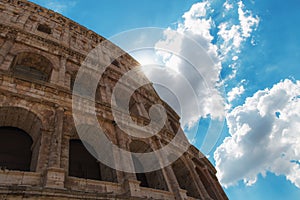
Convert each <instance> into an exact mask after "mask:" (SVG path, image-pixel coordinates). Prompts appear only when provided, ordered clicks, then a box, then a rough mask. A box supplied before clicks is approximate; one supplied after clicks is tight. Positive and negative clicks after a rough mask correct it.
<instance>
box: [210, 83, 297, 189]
mask: <svg viewBox="0 0 300 200" xmlns="http://www.w3.org/2000/svg"><path fill="white" fill-rule="evenodd" d="M227 123H228V127H229V133H230V135H231V136H230V137H228V138H226V139H225V140H224V142H223V143H222V144H221V146H219V147H218V149H217V150H216V151H215V154H214V158H215V160H216V168H217V170H218V177H219V178H220V181H221V183H222V184H223V185H224V186H226V187H228V186H231V185H235V184H236V183H237V182H238V181H240V180H243V181H244V182H245V183H246V184H247V185H252V184H254V183H255V182H256V180H257V176H258V174H262V175H263V176H264V175H265V174H266V172H267V171H270V172H273V173H275V174H276V175H284V176H286V178H287V179H288V180H289V181H291V182H292V183H293V184H295V185H296V186H297V187H299V188H300V151H299V149H300V81H294V82H293V81H291V80H288V79H287V80H284V81H281V82H279V83H278V84H275V85H274V86H273V87H272V88H271V89H265V90H261V91H258V92H256V93H255V94H254V95H253V96H252V97H249V98H247V99H246V101H245V103H244V105H242V106H238V107H236V108H234V109H233V110H232V111H231V112H230V113H228V115H227Z"/></svg>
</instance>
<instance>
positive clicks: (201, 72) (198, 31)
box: [146, 1, 224, 127]
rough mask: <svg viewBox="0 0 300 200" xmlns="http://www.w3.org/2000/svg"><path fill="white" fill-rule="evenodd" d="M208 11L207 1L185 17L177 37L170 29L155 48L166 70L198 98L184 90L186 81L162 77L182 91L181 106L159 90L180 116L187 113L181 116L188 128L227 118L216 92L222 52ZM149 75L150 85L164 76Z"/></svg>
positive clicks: (193, 8) (196, 5) (218, 93)
mask: <svg viewBox="0 0 300 200" xmlns="http://www.w3.org/2000/svg"><path fill="white" fill-rule="evenodd" d="M208 8H209V3H208V2H207V1H205V2H201V3H196V4H194V5H193V6H192V7H191V9H190V10H189V11H187V12H186V13H184V14H183V16H182V17H183V22H182V23H179V24H178V27H177V28H176V30H175V31H176V32H177V34H174V32H173V31H174V30H171V29H167V30H166V31H165V33H164V35H165V39H163V40H160V41H159V42H158V43H156V46H155V47H156V49H157V54H158V55H159V56H161V57H162V59H163V61H164V64H165V65H166V67H168V68H171V69H173V70H174V71H176V72H177V73H178V74H180V76H183V77H184V78H185V79H186V80H188V81H189V83H190V85H191V86H192V88H193V91H194V92H195V94H196V96H195V98H193V97H191V96H188V95H186V88H183V85H184V83H183V82H184V80H183V79H180V76H179V75H178V76H176V75H174V74H172V75H171V74H169V75H168V74H164V75H161V76H162V77H161V78H162V79H166V77H170V76H172V78H171V79H170V80H169V83H168V85H171V86H172V88H174V90H175V91H178V93H176V95H177V96H180V97H181V98H182V99H184V102H183V104H181V105H178V104H176V100H174V98H173V97H174V96H172V95H166V93H165V91H164V90H162V91H160V90H159V88H158V89H157V90H158V93H159V95H160V96H161V97H162V98H163V99H164V100H165V101H166V102H168V104H170V105H171V106H172V107H173V108H174V109H175V110H176V111H177V112H178V113H181V112H180V110H184V111H185V113H187V115H182V116H181V123H182V125H183V126H186V125H187V126H188V127H191V126H192V125H193V124H194V123H195V122H197V121H198V120H199V119H200V118H201V117H206V116H208V115H210V116H211V117H212V118H213V119H216V118H218V119H221V118H224V100H223V98H222V97H221V95H220V92H219V91H218V89H217V88H216V84H217V82H218V81H219V75H220V70H221V63H220V59H219V57H218V53H217V49H218V48H217V46H216V45H214V44H212V40H213V37H212V35H211V34H210V30H211V26H212V20H211V19H210V18H207V10H208ZM178 33H180V34H182V35H179V34H178ZM195 42H196V43H197V45H195ZM159 49H172V50H173V51H174V52H179V53H180V57H178V56H177V55H175V54H173V53H170V52H164V51H160V50H159ZM187 61H188V62H187ZM166 73H170V72H166ZM146 75H147V77H148V78H149V79H150V81H151V79H153V78H154V77H155V78H157V76H160V75H158V74H157V73H155V71H154V72H153V73H151V70H147V72H146ZM197 108H198V110H197Z"/></svg>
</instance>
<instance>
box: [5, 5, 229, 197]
mask: <svg viewBox="0 0 300 200" xmlns="http://www.w3.org/2000/svg"><path fill="white" fill-rule="evenodd" d="M102 41H104V38H102V37H101V36H99V35H97V34H96V33H94V32H93V31H91V30H88V29H86V28H85V27H83V26H81V25H79V24H77V23H76V22H73V21H71V20H69V19H67V18H66V17H64V16H62V15H60V14H58V13H55V12H53V11H51V10H47V9H45V8H42V7H40V6H38V5H36V4H33V3H30V2H27V1H25V0H2V1H0V127H15V128H19V129H21V130H23V131H25V132H26V133H27V134H28V135H29V136H30V137H31V138H32V140H33V145H32V147H31V151H32V157H31V163H30V171H24V172H23V171H14V170H10V169H6V168H5V166H2V167H1V170H0V199H8V200H10V199H13V200H15V199H24V198H26V199H32V200H34V199H39V200H40V199H145V198H149V199H150V198H152V199H194V198H199V199H217V200H223V199H227V197H226V195H225V193H224V192H223V190H222V188H221V186H220V184H219V182H218V180H217V178H216V176H215V173H216V171H215V169H214V167H213V166H212V165H211V164H210V163H209V161H208V160H207V159H206V158H205V157H203V156H202V154H201V153H200V152H199V151H198V150H197V149H196V148H195V147H193V146H190V148H189V150H188V151H187V152H186V153H185V154H184V155H182V156H181V158H180V159H179V160H178V161H176V162H175V163H174V164H172V165H170V166H167V167H165V168H163V169H161V170H158V171H157V172H153V173H152V172H151V173H148V174H147V173H146V174H142V175H135V174H129V173H124V172H121V171H115V170H113V169H111V168H108V167H107V166H105V165H103V164H101V163H98V165H99V172H100V175H99V177H101V178H100V179H101V180H91V179H86V178H84V177H85V176H86V175H85V174H84V173H83V174H82V175H80V174H78V176H81V177H74V176H69V169H70V166H69V165H70V162H69V157H70V153H69V149H70V144H71V143H70V141H71V140H76V139H78V135H77V133H76V129H75V126H74V122H73V117H72V87H73V84H74V80H75V77H76V73H77V71H78V69H79V67H80V64H81V63H82V62H83V61H84V59H85V56H86V55H87V53H88V52H89V51H90V50H91V49H93V48H94V47H96V46H97V44H99V43H100V42H102ZM113 51H122V50H120V49H119V48H118V47H116V46H114V45H113V44H110V47H109V48H108V49H106V50H105V51H103V61H105V62H107V61H111V65H110V67H109V68H108V69H107V70H106V72H105V74H104V77H103V78H102V79H101V80H100V82H99V85H98V89H97V91H96V102H97V103H96V105H95V106H96V112H97V117H98V119H99V122H100V124H101V126H102V127H103V128H104V130H105V134H106V136H107V137H108V138H109V139H110V140H111V141H112V143H114V144H116V145H118V146H119V147H120V148H123V149H126V150H130V148H131V149H133V150H134V151H141V150H142V151H149V149H151V151H152V150H153V149H160V148H161V147H163V146H164V145H166V144H168V143H169V142H170V140H171V139H172V138H173V137H174V134H175V133H176V132H177V129H178V127H180V125H179V117H178V116H177V114H176V113H175V112H174V111H173V110H172V109H171V108H170V107H169V106H168V105H166V104H165V103H164V102H163V101H162V100H161V99H160V98H159V97H158V96H157V95H156V93H155V91H154V89H153V88H152V87H151V86H150V85H147V86H144V87H142V88H140V89H138V90H137V91H136V92H135V93H134V95H133V97H132V101H131V103H130V104H131V107H132V110H131V118H132V119H133V121H135V122H136V123H137V124H139V125H147V124H149V116H148V111H149V107H151V105H153V104H156V103H158V104H162V105H164V106H165V108H166V110H167V114H168V123H167V124H166V125H165V127H164V128H163V129H162V130H161V132H160V133H159V134H158V135H157V136H155V137H151V138H146V139H141V140H140V142H135V143H133V138H131V137H130V136H129V135H127V134H124V133H123V132H122V130H120V129H119V128H118V127H117V126H116V125H115V122H114V119H113V116H112V109H114V108H111V106H110V102H111V94H112V90H113V88H114V86H115V84H116V82H117V81H118V80H119V79H120V77H122V75H123V74H124V73H125V72H127V71H129V70H130V69H132V68H134V67H138V63H137V62H136V61H135V60H134V59H132V58H131V57H130V56H129V55H128V54H126V53H124V54H123V55H122V56H121V57H119V58H118V59H117V60H114V61H113V60H111V55H112V53H111V52H113ZM28 67H29V68H28ZM30 67H31V68H30ZM141 76H142V75H141ZM82 106H84V105H82ZM87 109H88V108H87ZM175 129H176V130H175ZM131 130H132V131H140V130H136V129H135V128H134V127H132V129H131ZM0 137H1V133H0ZM141 144H142V145H141ZM144 144H146V145H144ZM12 145H13V144H12ZM140 145H141V146H140ZM186 145H188V144H186ZM145 146H147V148H145ZM1 152H2V153H3V150H1ZM1 156H2V154H1ZM0 158H3V159H4V157H0ZM113 159H114V160H115V162H125V161H124V160H122V158H121V157H118V155H116V156H114V158H113ZM0 162H1V160H0ZM126 162H132V160H129V161H126ZM76 170H77V171H78V170H79V171H80V169H75V171H76ZM81 172H82V170H81ZM141 185H143V186H144V187H142V186H141Z"/></svg>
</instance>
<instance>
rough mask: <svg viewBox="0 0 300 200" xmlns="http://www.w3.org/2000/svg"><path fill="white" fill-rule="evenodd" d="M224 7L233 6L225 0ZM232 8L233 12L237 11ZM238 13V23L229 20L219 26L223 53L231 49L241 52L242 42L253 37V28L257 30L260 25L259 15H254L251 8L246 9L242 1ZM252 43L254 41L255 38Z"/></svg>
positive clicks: (225, 53) (239, 3)
mask: <svg viewBox="0 0 300 200" xmlns="http://www.w3.org/2000/svg"><path fill="white" fill-rule="evenodd" d="M231 6H232V5H231ZM224 7H225V8H226V9H227V8H231V7H230V6H229V4H228V2H225V4H224ZM231 10H232V12H235V10H233V9H231ZM237 13H238V21H239V23H238V24H236V23H232V22H230V20H229V21H226V22H223V23H221V24H219V26H218V28H219V32H218V35H219V37H220V38H221V39H222V40H223V41H222V42H221V45H220V49H221V51H222V54H223V55H227V54H228V53H229V52H230V51H233V52H234V53H239V52H240V47H241V44H242V42H244V41H246V40H247V38H249V37H251V33H252V32H253V30H256V28H257V27H258V24H259V17H258V16H254V15H253V14H252V12H251V11H250V10H246V9H245V6H244V4H243V2H242V1H239V2H238V9H237ZM252 43H254V41H253V40H252Z"/></svg>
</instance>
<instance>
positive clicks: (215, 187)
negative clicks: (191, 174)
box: [201, 168, 224, 199]
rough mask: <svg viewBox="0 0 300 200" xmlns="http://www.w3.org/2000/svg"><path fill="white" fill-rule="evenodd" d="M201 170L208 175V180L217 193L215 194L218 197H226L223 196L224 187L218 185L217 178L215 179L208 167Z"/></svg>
mask: <svg viewBox="0 0 300 200" xmlns="http://www.w3.org/2000/svg"><path fill="white" fill-rule="evenodd" d="M201 171H202V172H203V174H205V175H206V177H207V180H208V182H209V183H210V185H211V187H212V188H213V191H214V193H215V195H216V196H217V198H218V199H224V197H223V196H222V193H223V190H222V188H220V187H221V186H220V187H218V185H216V184H219V183H218V182H217V181H216V180H215V179H213V177H212V175H211V174H210V173H209V171H208V169H207V168H202V169H201Z"/></svg>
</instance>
